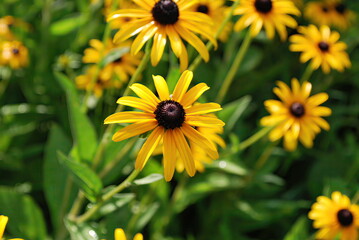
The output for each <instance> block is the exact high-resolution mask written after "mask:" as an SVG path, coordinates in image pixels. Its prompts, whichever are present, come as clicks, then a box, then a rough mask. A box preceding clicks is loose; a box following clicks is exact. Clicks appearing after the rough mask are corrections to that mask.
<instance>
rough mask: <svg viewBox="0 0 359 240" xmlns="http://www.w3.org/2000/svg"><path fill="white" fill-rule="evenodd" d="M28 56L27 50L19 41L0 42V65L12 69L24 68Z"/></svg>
mask: <svg viewBox="0 0 359 240" xmlns="http://www.w3.org/2000/svg"><path fill="white" fill-rule="evenodd" d="M28 55H29V53H28V50H27V48H26V47H25V46H24V45H23V44H22V43H21V42H19V41H5V42H0V65H5V66H9V67H11V68H12V69H18V68H22V67H25V66H27V65H28V57H29V56H28Z"/></svg>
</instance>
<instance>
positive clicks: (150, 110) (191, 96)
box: [105, 71, 224, 181]
mask: <svg viewBox="0 0 359 240" xmlns="http://www.w3.org/2000/svg"><path fill="white" fill-rule="evenodd" d="M192 78H193V73H192V72H191V71H184V72H183V73H182V75H181V77H180V79H179V80H178V82H177V85H176V87H175V89H174V91H173V93H172V94H170V93H169V90H168V86H167V83H166V81H165V80H164V79H163V77H161V76H153V80H154V84H155V87H156V90H157V93H158V96H159V98H158V97H157V96H156V95H154V94H153V93H152V92H151V90H149V89H148V88H147V87H145V86H144V85H142V84H138V83H135V84H133V85H132V86H131V87H130V88H131V89H132V90H133V91H134V92H135V93H136V94H137V95H138V96H139V98H136V97H129V96H126V97H121V98H119V99H118V101H117V103H118V104H123V105H127V106H130V107H135V108H138V109H140V110H142V111H143V112H137V111H130V112H118V113H115V114H113V115H111V116H109V117H107V118H106V119H105V124H110V123H133V124H131V125H129V126H126V127H124V128H122V129H120V130H119V131H117V132H116V133H115V134H114V135H113V137H112V140H113V141H116V142H118V141H122V140H125V139H127V138H130V137H133V136H136V135H140V134H143V133H145V132H149V131H152V132H151V134H150V135H149V137H148V139H147V140H146V142H145V143H144V144H143V146H142V148H141V150H140V151H139V153H138V156H137V159H136V164H135V168H136V169H140V170H141V169H142V168H143V167H144V166H145V164H146V162H147V160H148V158H149V157H150V156H151V154H152V153H153V151H154V150H155V149H156V147H157V145H158V144H159V143H160V142H161V140H162V139H163V147H162V151H163V157H164V161H163V165H164V176H165V179H166V180H167V181H169V180H171V179H172V176H173V173H174V170H175V166H176V161H177V153H178V154H179V155H181V157H182V159H183V161H184V167H185V169H186V171H187V173H188V175H190V176H194V174H195V172H196V168H195V163H194V159H193V155H192V152H191V149H190V146H189V145H188V142H187V141H190V142H193V144H196V145H198V146H199V147H201V148H204V149H205V150H206V151H207V152H208V154H209V155H210V157H211V158H213V159H216V158H218V152H217V149H216V148H215V147H214V145H213V144H212V143H211V142H210V141H209V140H208V138H207V136H205V135H203V134H202V133H200V132H199V131H197V130H196V129H195V127H209V128H211V127H213V128H215V127H216V126H223V125H224V123H223V122H222V121H221V120H219V119H216V118H213V117H208V116H205V115H204V114H207V113H210V112H216V111H219V110H221V109H222V108H221V106H220V105H219V104H216V103H201V104H197V105H193V104H194V103H195V102H196V100H197V99H198V98H199V97H200V96H201V95H202V93H203V92H205V91H206V90H208V89H209V87H208V86H207V85H206V84H205V83H199V84H197V85H196V86H194V87H192V88H191V89H190V90H189V91H187V89H188V87H189V85H190V83H191V81H192Z"/></svg>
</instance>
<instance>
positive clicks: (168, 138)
mask: <svg viewBox="0 0 359 240" xmlns="http://www.w3.org/2000/svg"><path fill="white" fill-rule="evenodd" d="M176 154H177V152H176V143H175V140H174V136H173V133H172V130H170V129H169V130H167V131H166V132H165V133H164V137H163V168H164V177H165V180H166V181H167V182H168V181H171V179H172V177H173V174H174V171H175V166H176V160H177V156H176Z"/></svg>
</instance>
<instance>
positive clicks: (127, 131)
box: [112, 119, 158, 142]
mask: <svg viewBox="0 0 359 240" xmlns="http://www.w3.org/2000/svg"><path fill="white" fill-rule="evenodd" d="M157 125H158V123H157V120H156V119H153V120H148V121H143V122H139V123H133V124H131V125H128V126H126V127H124V128H122V129H120V130H119V131H117V132H116V133H115V134H114V135H113V136H112V140H113V141H115V142H120V141H122V140H125V139H127V138H130V137H134V136H137V135H140V134H142V133H145V132H148V131H151V130H152V129H154V128H155V127H157Z"/></svg>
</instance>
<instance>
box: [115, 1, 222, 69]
mask: <svg viewBox="0 0 359 240" xmlns="http://www.w3.org/2000/svg"><path fill="white" fill-rule="evenodd" d="M134 2H135V3H136V4H137V5H138V6H139V8H138V9H120V10H117V11H115V12H113V13H112V14H110V16H109V17H108V20H109V21H111V20H114V19H118V18H128V17H130V18H133V19H132V20H131V21H130V22H128V23H127V24H125V25H124V26H121V27H120V30H119V31H118V32H117V33H116V35H115V37H114V42H116V43H119V42H122V41H124V40H126V39H128V38H130V37H131V36H133V35H136V34H138V36H137V37H136V39H135V40H134V42H133V44H132V47H131V53H132V54H136V53H137V52H139V51H140V49H141V48H142V47H143V45H144V44H145V43H146V42H147V41H148V40H149V39H151V38H153V39H154V41H153V45H152V50H151V63H152V65H153V66H156V65H157V64H158V62H159V61H160V59H161V58H162V55H163V51H164V49H165V46H166V43H167V37H168V39H169V42H170V44H171V48H172V50H173V52H174V54H175V55H176V56H177V57H178V58H180V63H181V69H182V70H184V69H186V67H187V65H188V56H187V50H186V47H185V46H184V44H183V42H182V39H184V40H185V41H187V42H188V43H189V44H191V45H192V46H193V47H194V48H195V49H196V50H197V51H198V52H199V54H200V55H201V56H202V58H203V59H204V60H205V61H208V60H209V53H208V50H207V48H206V46H205V45H204V43H203V42H202V41H201V39H199V38H198V37H197V36H196V35H195V34H194V33H198V34H201V35H202V36H204V37H205V38H207V39H209V40H210V41H212V42H213V43H214V44H215V43H216V40H215V39H214V38H213V35H214V34H213V31H212V28H211V24H212V20H211V19H210V18H209V17H208V16H207V15H205V14H203V13H199V12H193V11H191V10H190V8H191V6H192V5H193V4H195V1H190V0H159V1H154V0H135V1H134ZM193 32H194V33H193Z"/></svg>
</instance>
